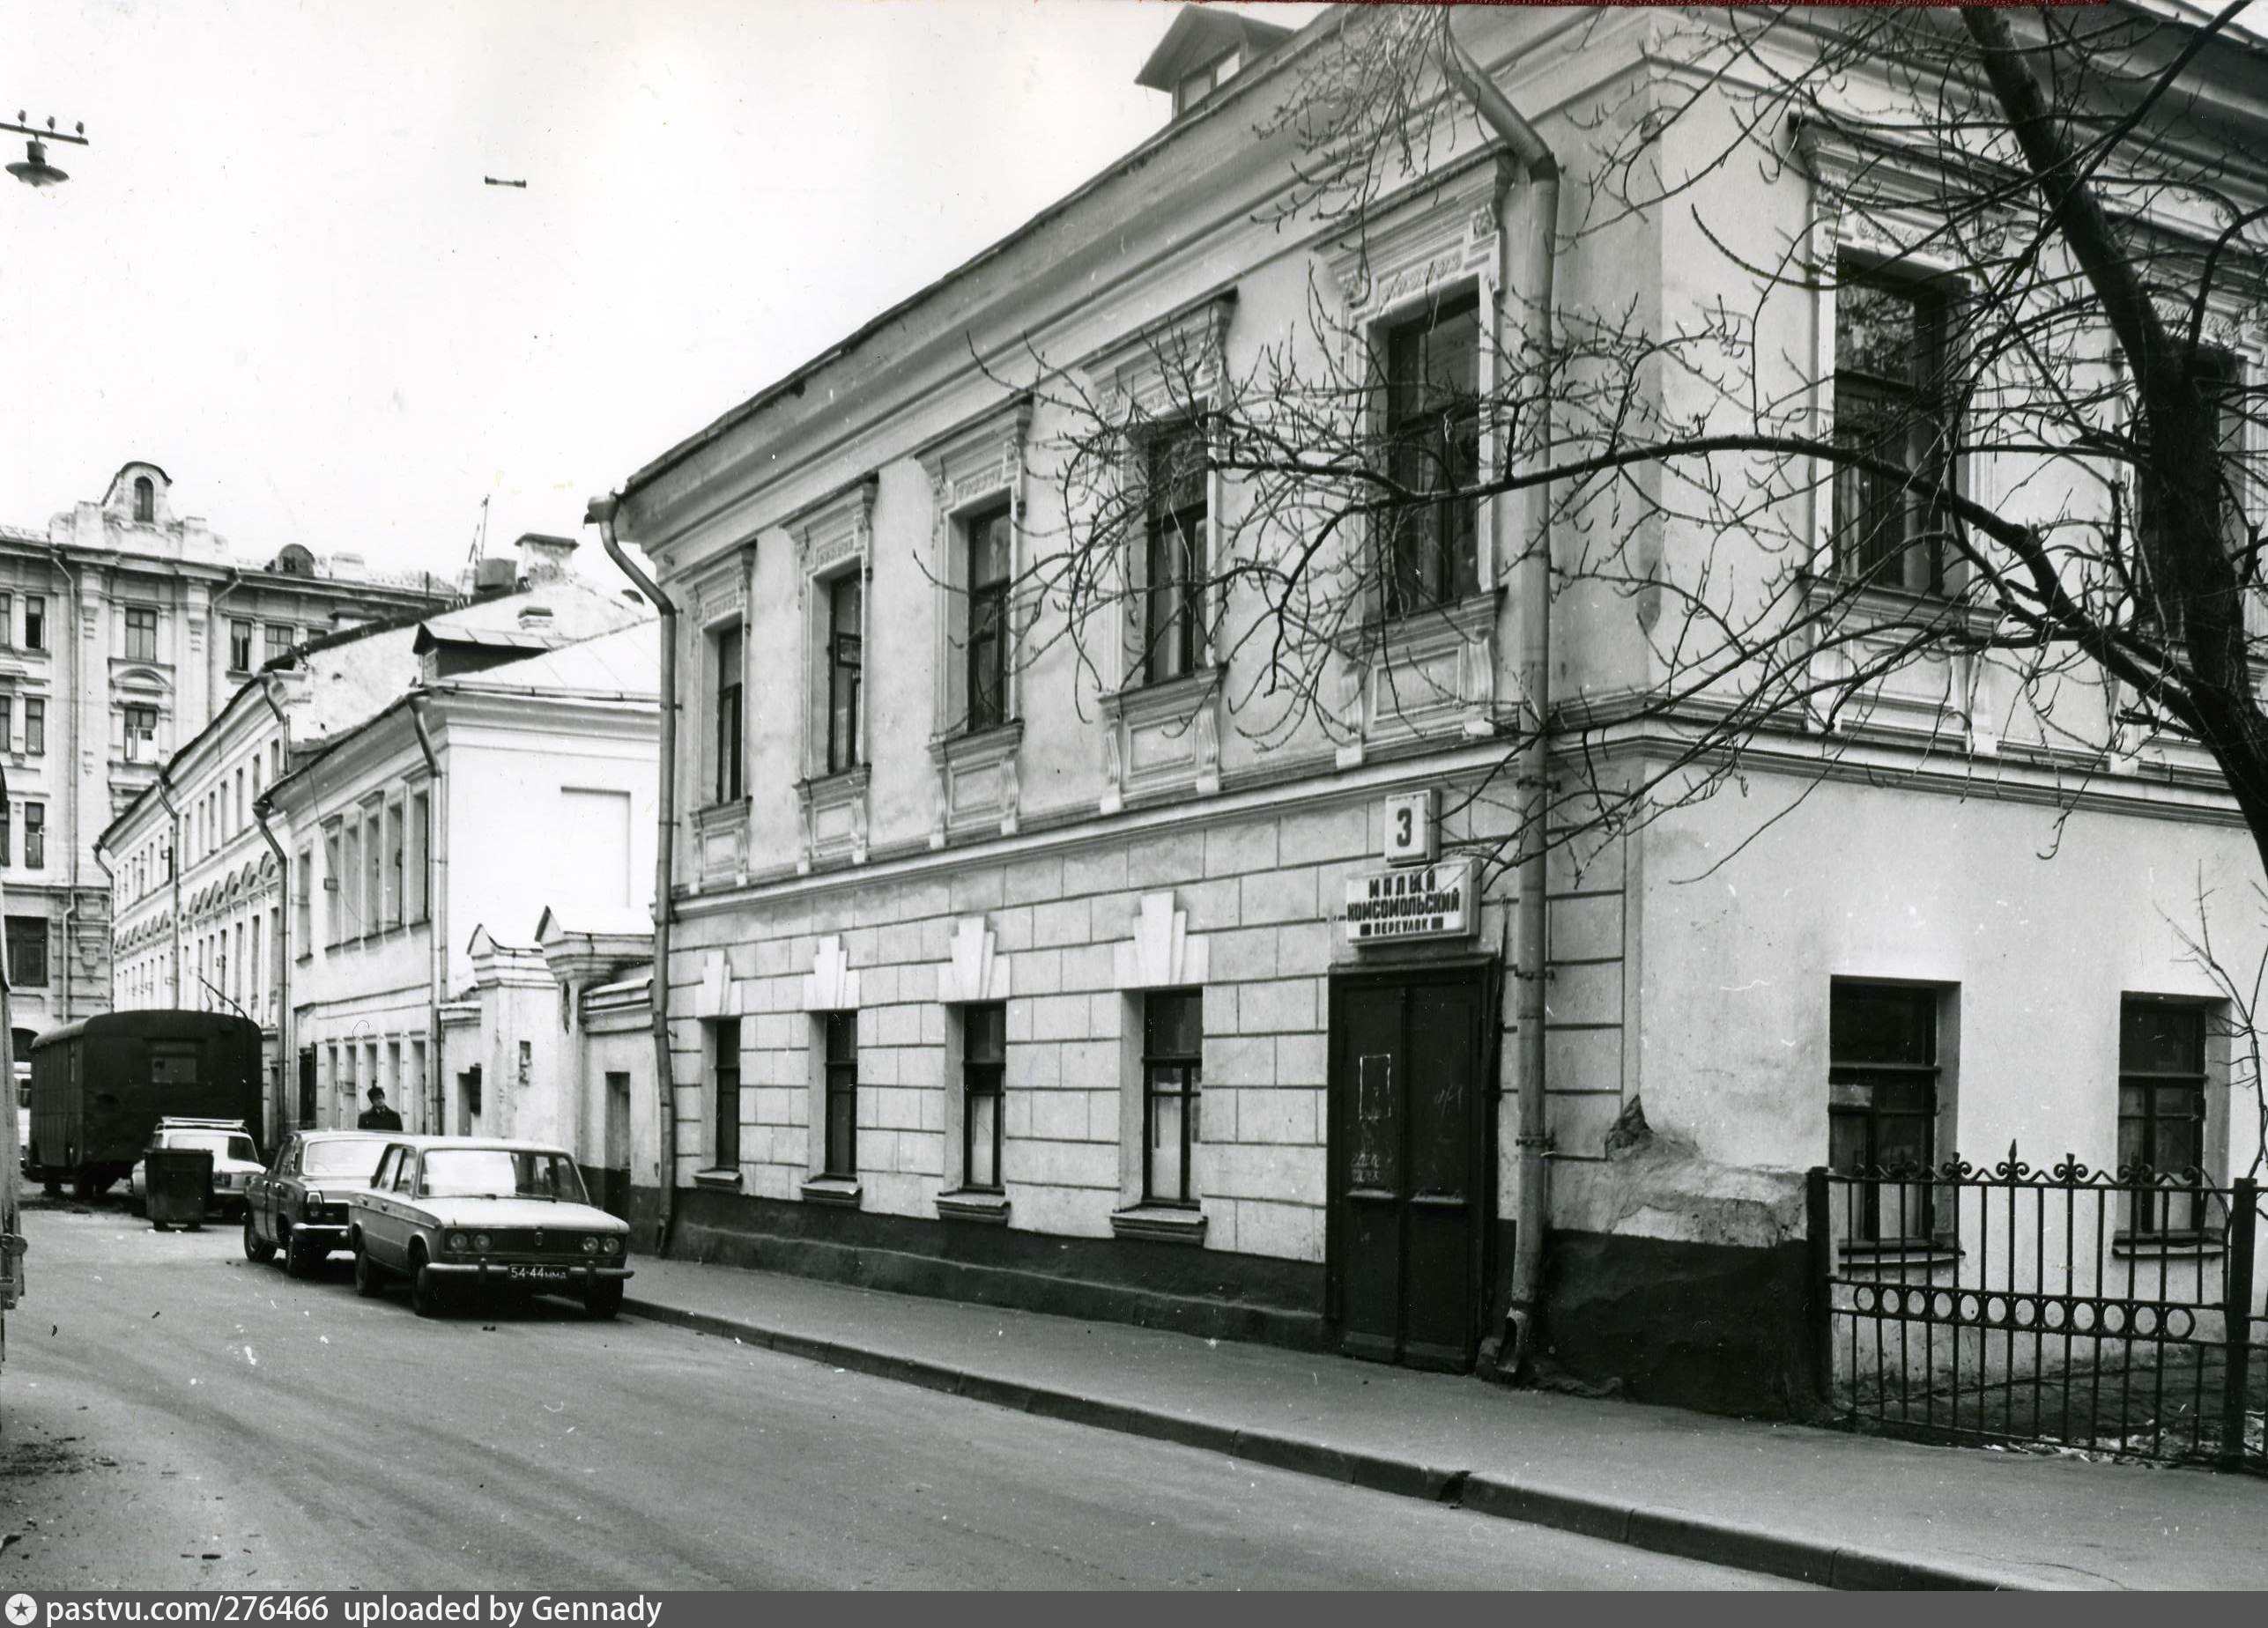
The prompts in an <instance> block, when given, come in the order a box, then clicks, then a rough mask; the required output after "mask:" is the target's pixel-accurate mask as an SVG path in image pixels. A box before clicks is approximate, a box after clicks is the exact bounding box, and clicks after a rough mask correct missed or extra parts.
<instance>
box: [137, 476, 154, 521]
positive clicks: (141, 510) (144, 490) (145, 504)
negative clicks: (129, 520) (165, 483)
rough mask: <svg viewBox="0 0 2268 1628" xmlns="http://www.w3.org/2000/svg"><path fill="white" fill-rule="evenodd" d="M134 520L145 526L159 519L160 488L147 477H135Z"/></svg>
mask: <svg viewBox="0 0 2268 1628" xmlns="http://www.w3.org/2000/svg"><path fill="white" fill-rule="evenodd" d="M134 518H135V520H136V521H137V522H138V523H140V524H142V525H145V526H146V525H149V524H150V523H151V522H153V521H155V520H156V519H157V518H158V488H157V486H156V485H155V484H154V483H152V480H151V479H150V477H148V476H147V475H137V476H136V477H134Z"/></svg>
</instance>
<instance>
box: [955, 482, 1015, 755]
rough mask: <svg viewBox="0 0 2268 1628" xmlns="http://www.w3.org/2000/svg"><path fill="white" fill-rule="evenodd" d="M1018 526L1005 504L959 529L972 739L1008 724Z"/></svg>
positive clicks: (967, 721)
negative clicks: (964, 598) (966, 615)
mask: <svg viewBox="0 0 2268 1628" xmlns="http://www.w3.org/2000/svg"><path fill="white" fill-rule="evenodd" d="M1014 536H1015V521H1014V516H1013V513H1012V510H1011V509H1010V508H1009V507H1008V506H1007V505H1005V504H1003V505H1001V506H1000V507H997V508H994V509H989V510H987V511H985V512H984V513H982V514H976V515H973V516H972V517H970V519H969V520H968V521H967V522H966V523H965V524H964V525H963V526H962V528H961V546H962V548H963V550H964V551H965V559H966V564H965V566H964V567H963V570H962V572H961V580H962V581H964V582H966V583H967V589H966V592H967V597H968V621H967V635H966V637H965V639H964V640H963V644H962V655H963V660H964V662H965V663H966V667H965V671H964V677H963V680H962V685H961V693H962V695H963V696H964V697H965V698H966V711H965V713H964V715H963V720H962V724H961V727H962V729H964V730H965V731H966V732H967V733H968V734H970V735H979V734H982V732H983V731H985V730H987V729H998V728H999V727H1000V726H1001V725H1002V724H1004V723H1005V722H1008V719H1009V710H1008V709H1009V695H1008V667H1009V660H1010V654H1011V648H1012V639H1011V637H1010V633H1011V629H1010V623H1009V614H1010V607H1011V604H1012V597H1011V596H1012V588H1013V581H1014V575H1013V573H1014V564H1013V562H1014V559H1015V546H1014Z"/></svg>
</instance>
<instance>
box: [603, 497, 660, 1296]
mask: <svg viewBox="0 0 2268 1628" xmlns="http://www.w3.org/2000/svg"><path fill="white" fill-rule="evenodd" d="M621 501H622V499H620V498H619V496H609V497H603V498H593V499H591V500H590V507H589V508H588V509H587V510H586V511H585V512H584V514H583V522H584V523H585V524H587V525H593V526H597V528H598V536H599V541H600V542H601V543H603V544H605V547H606V555H607V558H608V559H611V560H612V561H613V562H614V563H615V565H616V566H619V568H620V569H621V572H622V574H623V575H624V576H626V577H628V578H629V579H630V581H631V583H632V585H633V586H634V587H635V588H637V590H638V591H639V592H640V593H641V594H643V595H644V596H646V598H647V600H648V602H649V603H651V604H652V605H653V606H654V608H655V609H656V611H659V612H660V613H661V617H662V675H661V698H660V699H661V725H662V739H661V759H662V761H661V773H660V784H659V785H658V787H657V788H656V796H655V799H654V819H655V832H654V976H653V984H652V989H653V993H652V995H650V996H649V1000H648V1004H649V1006H651V1007H652V1009H653V1018H654V1091H655V1095H656V1098H657V1099H658V1102H657V1106H658V1107H659V1109H660V1125H661V1146H660V1148H659V1149H658V1150H657V1151H658V1152H659V1154H660V1166H661V1169H660V1181H659V1183H658V1186H659V1189H660V1190H659V1193H658V1195H657V1197H656V1214H655V1218H654V1253H655V1254H657V1255H663V1256H666V1255H668V1254H669V1253H670V1225H671V1222H672V1221H673V1220H674V1219H675V1218H676V1215H677V1186H678V1093H677V1075H676V1070H675V1069H674V1067H673V1066H672V1064H671V1060H670V918H671V900H670V877H671V872H672V870H674V868H675V867H674V865H673V863H672V860H671V851H672V848H673V847H674V844H675V840H676V837H677V826H678V819H677V790H678V610H677V606H676V605H674V604H672V603H671V601H670V596H668V595H667V594H664V593H663V591H662V590H661V588H660V587H659V586H658V585H657V584H656V582H655V581H654V579H653V578H651V577H650V576H648V575H647V574H646V573H645V572H644V571H643V570H641V568H640V567H639V566H638V563H637V562H636V561H635V560H634V559H631V558H630V556H629V555H627V554H626V553H625V552H623V551H622V544H621V541H620V540H619V538H618V537H617V536H615V534H614V522H615V515H616V514H617V512H618V510H619V508H620V507H621Z"/></svg>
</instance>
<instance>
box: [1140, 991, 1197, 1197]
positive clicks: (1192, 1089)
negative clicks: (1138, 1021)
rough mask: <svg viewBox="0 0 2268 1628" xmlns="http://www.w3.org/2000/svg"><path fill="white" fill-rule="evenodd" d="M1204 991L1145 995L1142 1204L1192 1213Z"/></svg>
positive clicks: (1155, 992) (1143, 1008)
mask: <svg viewBox="0 0 2268 1628" xmlns="http://www.w3.org/2000/svg"><path fill="white" fill-rule="evenodd" d="M1203 1087H1204V992H1203V991H1202V990H1197V989H1153V990H1151V991H1150V992H1149V993H1147V994H1146V995H1144V996H1143V997H1142V1202H1145V1203H1146V1204H1162V1205H1167V1206H1173V1207H1177V1208H1183V1209H1194V1208H1195V1207H1196V1205H1197V1162H1196V1153H1197V1144H1198V1142H1199V1140H1200V1139H1201V1138H1200V1133H1199V1126H1198V1120H1197V1108H1198V1105H1199V1101H1200V1099H1201V1097H1202V1093H1203Z"/></svg>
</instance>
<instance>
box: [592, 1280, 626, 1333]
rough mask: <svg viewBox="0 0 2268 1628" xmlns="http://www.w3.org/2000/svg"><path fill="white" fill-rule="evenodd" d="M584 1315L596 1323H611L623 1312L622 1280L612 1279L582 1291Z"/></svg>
mask: <svg viewBox="0 0 2268 1628" xmlns="http://www.w3.org/2000/svg"><path fill="white" fill-rule="evenodd" d="M582 1312H583V1315H584V1316H586V1317H588V1318H589V1319H591V1320H592V1321H594V1322H611V1321H614V1319H615V1318H616V1317H618V1316H619V1315H620V1314H621V1312H622V1280H621V1279H620V1278H619V1277H610V1278H607V1279H605V1280H604V1282H601V1283H596V1284H591V1286H590V1287H589V1288H588V1289H586V1290H584V1291H582Z"/></svg>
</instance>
